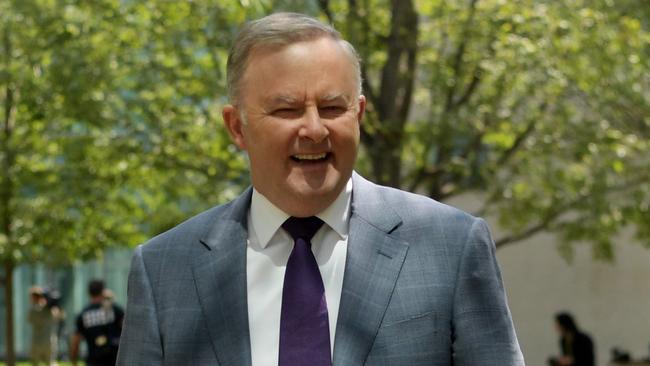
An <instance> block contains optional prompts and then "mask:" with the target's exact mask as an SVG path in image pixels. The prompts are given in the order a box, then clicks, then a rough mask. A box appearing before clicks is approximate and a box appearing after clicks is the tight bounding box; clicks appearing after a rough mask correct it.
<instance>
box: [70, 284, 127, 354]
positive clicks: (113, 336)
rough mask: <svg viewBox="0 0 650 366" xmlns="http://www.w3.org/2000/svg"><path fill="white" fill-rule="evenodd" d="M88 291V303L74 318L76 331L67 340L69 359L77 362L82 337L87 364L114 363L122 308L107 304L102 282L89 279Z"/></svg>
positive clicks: (120, 330)
mask: <svg viewBox="0 0 650 366" xmlns="http://www.w3.org/2000/svg"><path fill="white" fill-rule="evenodd" d="M88 294H89V295H90V304H88V306H86V307H85V308H84V309H83V311H82V312H81V313H80V314H79V316H78V317H77V322H76V323H77V331H76V332H75V334H74V335H73V336H72V340H71V342H70V361H71V362H72V365H76V364H77V360H78V356H79V345H80V343H81V339H82V338H83V339H85V340H86V346H87V350H88V355H87V356H86V366H114V365H115V362H116V359H117V344H118V343H119V338H120V333H121V332H122V321H123V319H124V311H123V310H122V309H121V308H120V307H119V306H117V305H115V304H113V303H110V304H108V305H107V304H106V300H105V298H104V281H101V280H92V281H90V283H89V284H88Z"/></svg>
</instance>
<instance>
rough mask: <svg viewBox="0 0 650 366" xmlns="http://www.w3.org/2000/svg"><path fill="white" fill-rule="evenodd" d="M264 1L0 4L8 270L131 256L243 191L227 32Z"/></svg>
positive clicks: (6, 281) (8, 293)
mask: <svg viewBox="0 0 650 366" xmlns="http://www.w3.org/2000/svg"><path fill="white" fill-rule="evenodd" d="M264 6H265V5H264V3H262V2H254V1H249V2H243V1H242V2H241V3H240V4H234V5H228V6H225V5H222V4H221V3H219V2H216V1H194V2H167V1H159V2H138V1H117V0H96V1H92V2H85V1H48V0H26V1H23V0H15V1H3V2H1V3H0V37H1V38H0V49H2V51H1V57H0V105H1V107H0V111H1V112H2V114H1V116H2V119H1V123H2V134H1V136H0V164H2V171H3V174H2V177H1V180H0V215H1V216H0V220H1V222H2V230H1V231H0V260H1V263H2V264H1V265H2V269H3V272H2V274H1V277H0V283H1V284H2V285H4V290H5V303H6V310H7V314H6V315H7V317H6V319H7V322H6V324H7V331H6V335H7V337H6V342H7V344H6V350H7V361H8V364H9V365H12V364H13V363H14V362H15V354H14V336H13V334H14V332H13V321H12V319H13V300H12V299H13V286H12V285H13V271H14V269H15V268H16V266H18V265H20V264H22V263H37V262H38V263H45V264H49V265H57V264H62V263H67V262H71V261H75V260H80V259H85V258H91V257H96V256H100V255H101V253H102V250H103V249H105V248H106V247H109V246H116V245H135V244H136V243H138V242H141V241H142V240H144V239H145V238H146V237H148V236H151V235H153V234H155V233H158V232H160V231H163V230H165V229H167V228H169V227H170V226H172V225H173V224H176V223H178V222H179V221H180V220H181V219H183V218H186V217H187V216H188V215H190V214H193V213H196V212H198V211H200V210H202V209H204V208H206V207H207V206H209V205H213V204H214V203H215V202H221V201H224V200H225V199H227V198H232V196H234V195H235V194H237V193H238V192H239V189H240V187H241V186H242V185H245V184H246V182H247V180H248V178H247V175H246V173H245V164H246V162H245V160H244V157H243V156H242V155H241V154H240V153H239V152H237V151H236V150H235V149H233V148H231V147H229V146H230V145H229V141H228V138H227V134H226V133H225V131H224V130H223V129H222V128H220V109H221V108H220V105H221V104H222V103H223V101H224V99H223V98H224V97H218V96H225V95H226V93H225V92H224V81H225V77H224V76H223V75H224V71H225V60H226V54H227V49H228V46H229V44H230V39H231V37H232V34H233V33H234V32H235V30H236V28H237V26H238V24H240V23H241V22H242V21H244V20H245V19H246V18H248V17H254V16H259V15H261V14H263V13H264V12H265V9H266V8H265V7H264Z"/></svg>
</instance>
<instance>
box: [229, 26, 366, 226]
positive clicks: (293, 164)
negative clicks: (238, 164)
mask: <svg viewBox="0 0 650 366" xmlns="http://www.w3.org/2000/svg"><path fill="white" fill-rule="evenodd" d="M240 91H241V92H240V95H239V100H238V106H237V107H235V106H226V107H225V108H224V111H223V117H224V120H225V122H226V126H227V128H228V130H229V132H230V134H231V136H232V138H233V141H234V142H235V143H236V144H237V146H239V147H240V148H242V149H244V150H246V151H247V152H248V155H249V158H250V164H251V178H252V180H253V185H254V186H255V188H256V189H257V190H258V191H259V192H260V193H262V194H263V195H264V196H265V197H266V198H268V199H269V200H270V201H271V202H272V203H273V204H275V205H276V206H278V207H279V208H280V209H282V210H283V211H285V212H286V213H288V214H290V215H293V216H310V215H314V214H317V213H318V212H320V211H322V210H323V209H325V208H326V207H328V206H329V205H330V204H331V203H332V202H333V201H334V199H336V197H337V196H338V194H339V193H340V192H341V190H342V189H343V187H344V186H345V184H346V182H347V181H348V179H349V178H350V176H351V174H352V169H353V166H354V163H355V160H356V156H357V149H358V146H359V122H360V121H361V117H362V115H363V111H364V108H365V98H364V97H363V96H359V95H358V81H357V78H356V74H355V69H354V67H353V64H352V60H351V56H350V55H348V54H347V53H345V51H344V49H343V48H342V46H341V45H340V44H339V43H338V42H337V41H335V40H332V39H330V38H326V37H322V38H318V39H316V40H312V41H305V42H299V43H294V44H291V45H288V46H286V47H284V48H281V49H279V50H278V49H275V50H274V49H270V48H256V49H254V50H253V51H252V53H251V55H250V57H249V60H248V66H247V68H246V71H245V73H244V76H243V80H242V83H241V88H240Z"/></svg>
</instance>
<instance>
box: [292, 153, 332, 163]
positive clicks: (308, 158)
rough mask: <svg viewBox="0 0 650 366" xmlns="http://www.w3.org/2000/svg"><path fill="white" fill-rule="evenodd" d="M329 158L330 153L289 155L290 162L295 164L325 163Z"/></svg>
mask: <svg viewBox="0 0 650 366" xmlns="http://www.w3.org/2000/svg"><path fill="white" fill-rule="evenodd" d="M330 156H331V154H330V153H320V154H296V155H291V160H293V161H295V162H297V163H306V164H312V163H320V162H323V161H326V160H327V159H329V158H330Z"/></svg>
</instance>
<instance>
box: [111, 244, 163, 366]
mask: <svg viewBox="0 0 650 366" xmlns="http://www.w3.org/2000/svg"><path fill="white" fill-rule="evenodd" d="M127 295H128V296H127V297H128V300H127V306H126V317H125V319H124V326H123V329H122V335H121V337H120V346H119V350H118V356H117V365H118V366H134V365H147V366H156V365H162V364H163V355H164V352H163V346H162V339H161V336H160V331H159V327H158V317H157V312H156V303H155V298H154V294H153V291H152V287H151V282H150V278H149V275H148V274H147V269H146V267H145V263H144V260H143V258H142V246H139V247H137V248H136V250H135V254H134V255H133V259H132V261H131V271H130V272H129V283H128V291H127Z"/></svg>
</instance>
